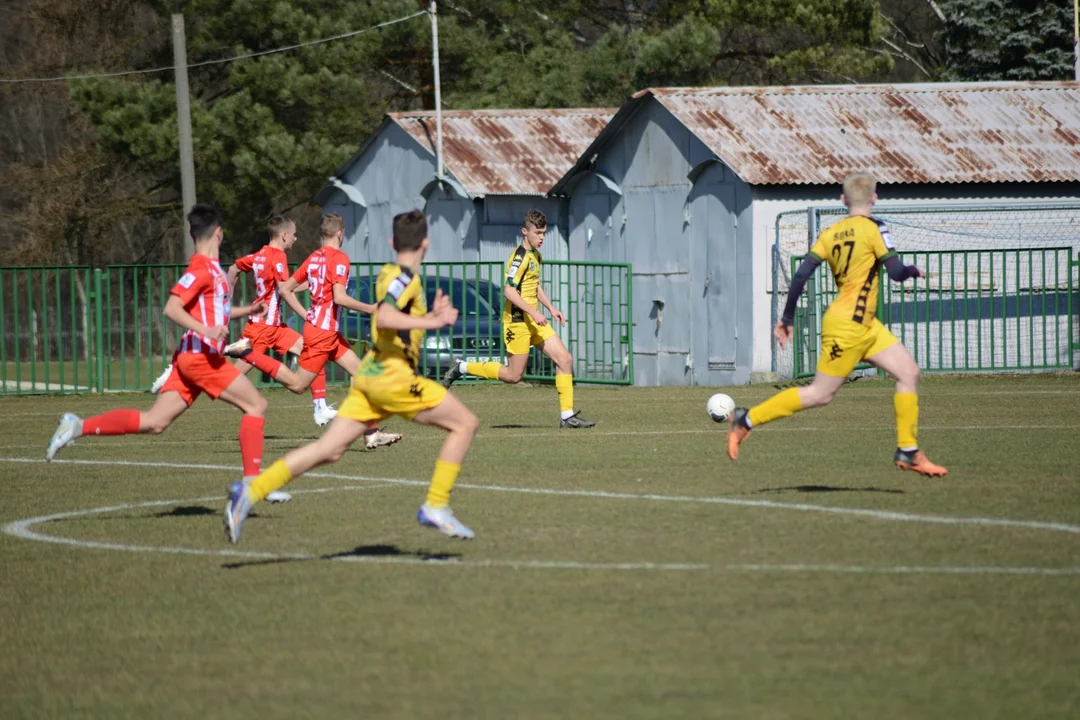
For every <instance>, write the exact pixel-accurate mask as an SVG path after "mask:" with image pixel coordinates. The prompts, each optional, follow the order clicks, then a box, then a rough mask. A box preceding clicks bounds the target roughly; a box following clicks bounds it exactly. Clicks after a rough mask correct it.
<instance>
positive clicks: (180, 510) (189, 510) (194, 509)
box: [154, 505, 221, 518]
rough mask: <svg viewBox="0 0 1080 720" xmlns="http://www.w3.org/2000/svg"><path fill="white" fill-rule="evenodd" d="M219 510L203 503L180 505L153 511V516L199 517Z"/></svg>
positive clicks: (215, 513) (217, 512) (216, 512)
mask: <svg viewBox="0 0 1080 720" xmlns="http://www.w3.org/2000/svg"><path fill="white" fill-rule="evenodd" d="M220 512H221V511H220V510H214V509H212V508H208V507H206V506H205V505H180V506H179V507H174V508H173V509H172V510H166V511H164V512H159V513H154V517H159V518H168V517H201V516H203V515H217V514H219V513H220Z"/></svg>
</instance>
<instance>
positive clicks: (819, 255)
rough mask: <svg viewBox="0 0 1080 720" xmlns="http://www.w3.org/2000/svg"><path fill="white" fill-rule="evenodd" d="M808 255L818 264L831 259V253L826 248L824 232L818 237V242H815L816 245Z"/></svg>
mask: <svg viewBox="0 0 1080 720" xmlns="http://www.w3.org/2000/svg"><path fill="white" fill-rule="evenodd" d="M807 255H809V256H810V257H812V258H814V259H815V260H817V261H818V262H825V258H827V257H829V251H828V250H827V249H826V247H825V233H824V232H823V233H821V234H820V235H818V236H817V240H816V241H814V244H813V246H812V247H811V248H810V252H808V253H807Z"/></svg>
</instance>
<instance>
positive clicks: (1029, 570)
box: [0, 458, 1080, 576]
mask: <svg viewBox="0 0 1080 720" xmlns="http://www.w3.org/2000/svg"><path fill="white" fill-rule="evenodd" d="M0 462H11V463H33V464H39V463H43V462H45V460H43V459H41V458H0ZM53 463H61V464H72V465H106V466H134V467H155V468H181V469H197V470H220V471H227V472H233V473H235V472H236V468H234V467H232V466H229V465H210V464H198V463H169V462H140V461H129V460H53ZM306 477H310V478H326V479H336V480H353V481H355V480H361V481H367V482H368V483H369V484H366V485H344V486H339V487H330V488H306V489H297V490H295V491H293V493H294V494H303V493H326V492H337V491H344V490H362V489H374V488H377V487H391V486H400V485H410V486H427V483H426V482H422V481H419V480H408V479H404V478H372V477H364V476H357V475H345V474H342V473H320V472H314V473H307V474H306ZM457 486H458V487H465V488H470V489H473V490H488V491H495V492H514V493H526V494H533V495H551V496H563V497H590V498H602V499H612V500H646V501H652V502H689V503H706V504H721V505H736V506H742V507H758V508H769V509H783V510H795V511H801V512H825V513H831V514H838V515H852V516H856V517H864V518H873V519H876V520H891V521H897V522H921V523H933V524H948V525H981V526H991V527H1018V528H1025V529H1030V530H1045V531H1051V532H1065V533H1071V534H1080V526H1077V525H1069V524H1066V523H1058V522H1044V521H1037V520H1012V519H1009V518H981V517H966V518H965V517H959V518H958V517H949V516H944V515H916V514H912V513H901V512H894V511H885V510H868V509H861V508H839V507H829V506H824V505H809V504H806V503H783V502H776V501H770V500H748V499H743V498H731V497H695V496H684V495H656V494H635V493H616V492H607V491H603V490H557V489H548V488H522V487H507V486H500V485H472V484H468V483H459V484H458V485H457ZM221 499H222V498H221V496H211V497H202V498H186V499H177V500H152V501H147V502H140V503H126V504H121V505H107V506H102V507H97V508H90V509H85V510H72V511H68V512H62V513H54V514H51V515H40V516H37V517H31V518H25V519H23V520H16V521H13V522H9V523H6V524H4V525H3V526H2V527H0V531H2V532H3V533H4V534H6V535H10V536H13V537H18V538H21V539H24V540H33V541H37V542H45V543H54V544H59V545H69V546H72V547H77V548H84V549H95V550H114V551H122V552H158V553H164V554H177V555H203V556H211V557H238V558H251V559H258V560H275V559H278V560H315V559H333V560H335V561H341V562H359V563H367V564H387V565H389V564H405V565H437V566H457V567H470V566H471V567H505V568H518V569H523V568H533V569H567V570H664V571H679V570H707V569H724V570H729V571H745V572H818V573H820V572H832V573H866V574H956V575H960V574H970V575H1053V576H1076V575H1080V567H1071V568H1069V567H1065V568H1051V567H1007V566H970V567H969V566H863V565H832V564H745V563H744V564H728V565H708V564H705V563H651V562H622V563H586V562H575V561H549V560H494V559H488V560H457V559H455V560H445V559H439V558H434V559H425V558H421V557H398V556H381V555H380V556H343V557H334V558H323V556H319V555H310V554H306V553H267V552H258V551H247V550H236V549H232V548H223V549H220V550H211V549H204V548H185V547H170V546H156V545H126V544H121V543H107V542H100V541H95V540H80V539H77V538H63V537H57V536H54V535H46V534H44V533H41V532H37V531H35V530H32V529H31V528H33V527H34V526H35V525H40V524H42V523H45V522H52V521H56V520H65V519H70V518H76V517H86V516H89V515H100V514H105V513H109V512H119V511H122V510H134V509H138V508H149V507H168V506H171V505H179V504H182V503H193V502H213V501H215V500H216V501H220V500H221Z"/></svg>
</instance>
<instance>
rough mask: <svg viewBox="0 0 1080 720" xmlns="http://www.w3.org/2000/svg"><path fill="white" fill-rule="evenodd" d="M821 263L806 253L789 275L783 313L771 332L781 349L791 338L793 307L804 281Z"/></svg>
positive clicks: (793, 320)
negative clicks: (789, 283)
mask: <svg viewBox="0 0 1080 720" xmlns="http://www.w3.org/2000/svg"><path fill="white" fill-rule="evenodd" d="M819 265H821V261H820V260H818V259H817V258H816V257H814V256H813V255H807V256H806V257H805V258H803V261H802V262H801V263H800V264H799V269H798V270H796V271H795V274H794V275H792V276H791V287H789V288H788V294H787V302H786V303H784V314H783V315H782V316H781V317H780V322H779V323H777V324H776V328H775V329H774V330H773V334H774V335H776V339H777V340H779V341H780V347H781V349H783V348H785V347H787V344H788V341H790V340H791V329H792V327H793V326H794V325H795V308H796V306H798V304H799V298H800V297H801V296H802V294H803V290H805V289H806V281H807V280H809V279H810V276H811V275H813V274H814V271H816V270H817V269H818V266H819Z"/></svg>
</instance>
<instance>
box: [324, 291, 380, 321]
mask: <svg viewBox="0 0 1080 720" xmlns="http://www.w3.org/2000/svg"><path fill="white" fill-rule="evenodd" d="M334 302H336V303H337V304H338V305H340V306H341V307H343V308H349V309H350V310H355V311H356V312H362V313H364V314H365V315H374V314H375V310H376V307H375V306H374V305H372V304H371V303H366V302H362V301H360V300H357V299H356V298H354V297H351V296H350V295H349V292H348V291H347V290H346V289H345V286H344V285H339V284H338V283H334Z"/></svg>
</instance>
